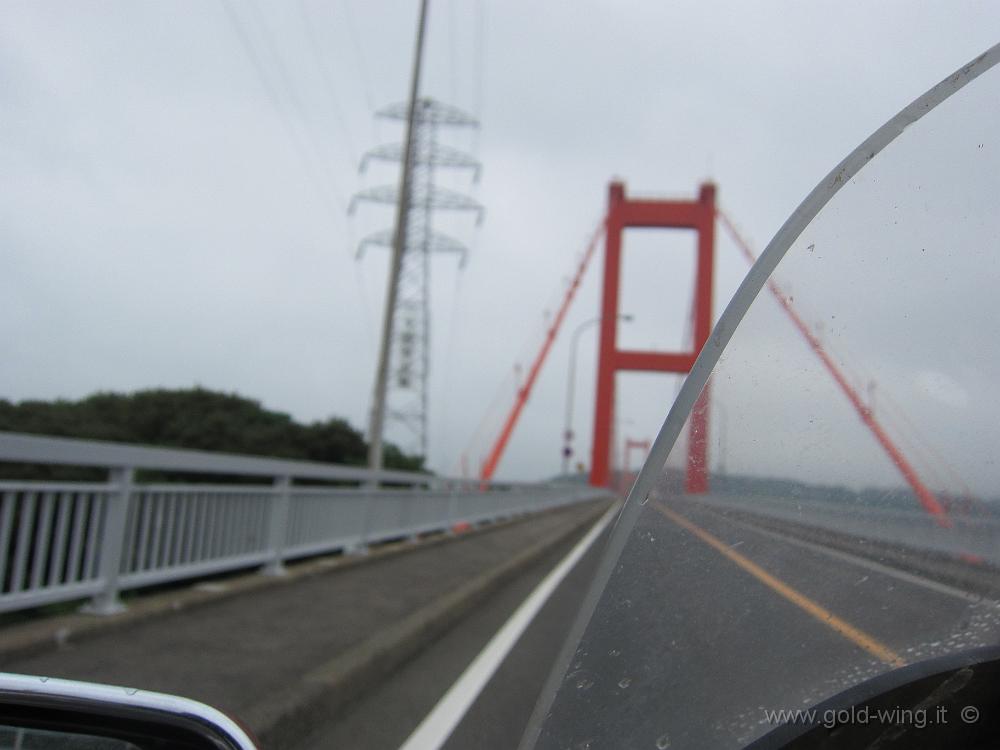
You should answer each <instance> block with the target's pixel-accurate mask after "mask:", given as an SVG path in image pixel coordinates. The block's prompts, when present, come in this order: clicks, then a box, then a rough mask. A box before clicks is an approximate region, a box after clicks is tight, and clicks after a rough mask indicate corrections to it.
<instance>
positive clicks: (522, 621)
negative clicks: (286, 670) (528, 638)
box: [400, 504, 618, 750]
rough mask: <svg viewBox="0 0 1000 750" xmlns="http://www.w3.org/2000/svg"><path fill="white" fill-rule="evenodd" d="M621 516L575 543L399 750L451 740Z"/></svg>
mask: <svg viewBox="0 0 1000 750" xmlns="http://www.w3.org/2000/svg"><path fill="white" fill-rule="evenodd" d="M617 513H618V505H617V504H616V505H614V506H613V507H611V508H610V509H608V512H607V513H605V514H604V515H603V516H601V518H600V519H599V520H598V521H597V523H595V524H594V525H593V527H592V528H591V529H590V531H588V532H587V534H586V535H585V536H584V537H583V538H582V539H581V540H580V541H579V542H577V543H576V546H574V547H573V549H572V550H570V552H569V554H568V555H566V557H564V558H563V559H562V560H561V561H560V562H559V564H558V565H556V567H555V568H553V569H552V571H550V572H549V574H548V575H547V576H545V579H544V580H542V582H541V583H539V584H538V585H537V586H536V587H535V588H534V590H533V591H532V592H531V593H530V594H529V595H528V598H527V599H525V600H524V601H523V602H521V604H520V606H518V608H517V609H516V610H515V611H514V614H512V615H511V616H510V618H509V619H508V620H507V622H505V623H504V624H503V627H501V628H500V630H498V631H497V632H496V634H495V635H494V636H493V637H492V638H491V639H490V642H489V643H487V644H486V647H485V648H483V650H482V651H480V652H479V654H478V655H477V656H476V658H475V659H473V660H472V663H471V664H469V666H468V667H466V668H465V671H464V672H463V673H462V675H461V677H459V678H458V679H457V680H456V681H455V683H454V684H453V685H452V686H451V687H450V688H448V692H447V693H445V694H444V696H442V698H441V700H439V701H438V702H437V705H436V706H434V708H433V710H431V712H430V713H429V714H427V716H425V717H424V720H423V721H422V722H420V725H419V726H418V727H417V728H416V729H415V730H413V733H412V734H411V735H410V736H409V737H408V738H407V740H406V742H404V743H403V745H402V747H400V750H438V748H440V747H441V746H442V745H444V743H445V742H446V741H447V740H448V737H450V736H451V733H452V732H453V731H454V730H455V727H457V726H458V724H459V722H461V721H462V717H464V716H465V714H466V712H467V711H468V710H469V707H470V706H472V704H473V703H474V702H475V700H476V698H477V697H478V696H479V694H480V693H481V692H482V690H483V688H484V687H486V684H487V683H488V682H489V681H490V679H491V678H492V677H493V675H494V673H495V672H496V671H497V669H498V668H499V667H500V665H501V664H502V663H503V660H504V659H506V658H507V655H508V654H509V653H510V652H511V650H512V649H513V648H514V645H515V644H516V643H517V640H518V638H520V637H521V634H522V633H524V631H525V630H526V629H527V628H528V625H530V624H531V621H532V620H533V619H534V618H535V615H537V614H538V612H539V610H541V608H542V607H543V606H545V603H546V602H547V601H548V600H549V597H550V596H552V593H553V592H554V591H555V590H556V589H557V588H558V587H559V584H560V583H562V582H563V579H564V578H566V576H567V575H569V572H570V571H571V570H572V569H573V567H574V566H575V565H576V564H577V562H579V561H580V558H581V557H583V556H584V555H585V554H586V552H587V550H589V549H590V547H591V545H592V544H593V543H594V541H595V540H596V539H597V538H598V537H599V536H600V535H601V533H602V532H603V531H604V530H605V529H606V528H607V527H608V524H609V523H611V519H613V518H614V517H615V515H616V514H617Z"/></svg>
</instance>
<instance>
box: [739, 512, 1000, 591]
mask: <svg viewBox="0 0 1000 750" xmlns="http://www.w3.org/2000/svg"><path fill="white" fill-rule="evenodd" d="M720 515H721V516H722V518H725V520H727V521H729V522H730V523H733V524H736V525H737V526H742V527H743V528H744V529H750V530H751V531H755V532H757V533H758V534H763V535H764V536H769V537H772V538H775V539H780V540H781V541H783V542H788V543H789V544H796V545H798V546H799V547H804V548H805V549H808V550H812V551H813V552H819V553H820V554H823V555H827V556H829V557H833V558H836V559H838V560H843V561H844V562H849V563H853V564H854V565H859V566H861V567H862V568H867V569H868V570H871V571H874V572H876V573H881V574H882V575H885V576H889V577H890V578H895V579H897V580H900V581H906V582H907V583H912V584H914V585H915V586H922V587H923V588H925V589H929V590H931V591H936V592H937V593H939V594H944V595H946V596H953V597H955V598H956V599H961V600H962V601H964V602H969V603H972V604H978V603H983V604H987V605H988V604H991V603H992V601H991V600H990V599H987V598H986V597H984V596H979V595H978V594H973V593H972V592H971V591H966V590H965V589H960V588H958V587H957V586H950V585H948V584H947V583H940V582H939V581H934V580H932V579H930V578H924V577H923V576H920V575H917V574H916V573H907V572H906V571H903V570H899V569H898V568H891V567H889V566H888V565H883V564H882V563H879V562H875V561H874V560H869V559H868V558H867V557H861V556H860V555H854V554H851V553H850V552H842V551H841V550H838V549H833V548H832V547H826V546H824V545H822V544H816V543H815V542H807V541H806V540H804V539H798V538H796V537H794V536H791V535H790V534H784V533H782V532H780V531H772V530H771V529H764V528H761V527H760V526H757V525H756V524H754V523H745V522H743V521H738V520H736V519H735V518H728V517H726V516H724V515H722V514H720Z"/></svg>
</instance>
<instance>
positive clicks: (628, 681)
mask: <svg viewBox="0 0 1000 750" xmlns="http://www.w3.org/2000/svg"><path fill="white" fill-rule="evenodd" d="M631 684H632V678H631V677H622V678H621V679H620V680H618V687H620V688H621V689H622V690H624V689H625V688H627V687H628V686H629V685H631Z"/></svg>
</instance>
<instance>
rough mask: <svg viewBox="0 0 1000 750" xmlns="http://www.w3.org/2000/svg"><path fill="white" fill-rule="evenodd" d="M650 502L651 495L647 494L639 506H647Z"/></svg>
mask: <svg viewBox="0 0 1000 750" xmlns="http://www.w3.org/2000/svg"><path fill="white" fill-rule="evenodd" d="M648 502H649V493H648V492H647V493H646V494H645V495H644V496H643V498H642V500H640V501H639V505H645V504H646V503H648Z"/></svg>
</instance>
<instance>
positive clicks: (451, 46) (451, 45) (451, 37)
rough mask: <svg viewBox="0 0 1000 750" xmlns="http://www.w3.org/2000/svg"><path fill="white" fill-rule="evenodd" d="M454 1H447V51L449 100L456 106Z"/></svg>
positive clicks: (456, 73)
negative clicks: (449, 86) (449, 83)
mask: <svg viewBox="0 0 1000 750" xmlns="http://www.w3.org/2000/svg"><path fill="white" fill-rule="evenodd" d="M455 37H456V34H455V0H448V51H449V55H450V59H449V64H448V68H449V72H450V74H451V75H450V78H451V100H452V101H453V102H454V103H455V104H458V51H457V50H456V49H455V45H456V44H457V42H456V39H455Z"/></svg>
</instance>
